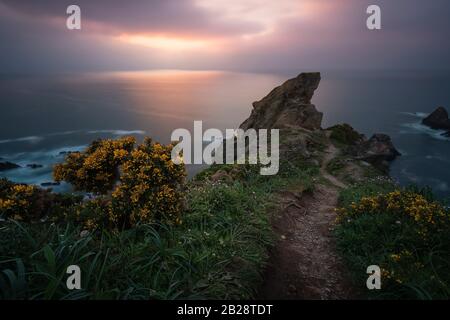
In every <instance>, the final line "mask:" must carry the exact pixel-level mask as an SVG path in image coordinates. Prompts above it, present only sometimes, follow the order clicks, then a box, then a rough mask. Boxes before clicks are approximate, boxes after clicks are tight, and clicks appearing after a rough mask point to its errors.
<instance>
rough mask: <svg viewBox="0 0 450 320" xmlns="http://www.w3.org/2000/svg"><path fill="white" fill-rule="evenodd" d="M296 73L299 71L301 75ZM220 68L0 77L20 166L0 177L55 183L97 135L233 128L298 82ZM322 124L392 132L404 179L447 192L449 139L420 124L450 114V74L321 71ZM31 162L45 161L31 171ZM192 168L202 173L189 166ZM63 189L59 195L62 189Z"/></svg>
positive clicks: (6, 133) (395, 172)
mask: <svg viewBox="0 0 450 320" xmlns="http://www.w3.org/2000/svg"><path fill="white" fill-rule="evenodd" d="M299 72H300V70H299ZM296 75H297V73H296V72H293V73H291V74H283V73H280V74H250V73H233V72H221V71H145V72H113V73H92V74H77V75H58V76H55V75H53V76H26V75H0V158H2V160H0V161H11V162H14V163H18V164H19V165H21V166H22V168H19V169H15V170H10V171H4V172H0V176H3V177H7V178H10V179H11V180H14V181H17V182H24V183H34V184H40V183H42V182H49V181H51V180H52V178H51V170H52V165H53V164H54V163H57V162H60V161H62V160H63V158H64V152H67V151H75V150H82V149H83V148H84V147H85V146H86V145H87V144H88V143H89V142H91V141H92V140H94V139H96V138H111V137H112V138H114V137H120V136H124V135H134V136H135V137H137V138H138V139H141V138H142V137H143V136H145V135H148V136H150V137H152V138H154V139H155V140H158V141H160V142H163V143H167V142H169V141H170V135H171V132H172V131H173V130H174V129H176V128H186V129H189V130H192V128H193V121H194V120H203V125H204V129H207V128H218V129H221V130H224V129H226V128H236V127H238V126H239V124H240V123H241V122H242V121H244V120H245V119H246V118H247V117H248V116H249V114H250V111H251V108H252V107H251V103H252V102H253V101H256V100H259V99H261V98H263V97H264V96H265V95H266V94H267V93H269V92H270V90H271V89H272V88H273V87H275V86H277V85H279V84H281V83H282V82H284V81H285V80H287V79H288V78H292V77H294V76H296ZM313 103H314V104H316V107H317V109H318V110H320V111H322V112H324V123H323V126H324V127H327V126H331V125H333V124H336V123H342V122H347V123H349V124H351V125H352V126H353V127H355V128H356V129H357V130H358V131H360V132H362V133H364V134H366V135H367V136H370V135H371V134H373V133H381V132H382V133H387V134H389V135H390V136H391V137H392V139H393V141H394V144H395V145H396V147H397V148H398V149H399V150H400V152H401V153H402V154H403V156H402V157H400V158H398V160H396V161H395V162H394V163H393V165H392V167H391V175H392V176H393V177H394V178H395V179H397V180H398V181H399V182H400V183H402V184H404V185H407V184H411V183H414V184H418V185H430V186H431V187H433V189H434V190H435V192H436V193H437V194H438V195H439V196H441V197H449V196H450V139H448V138H444V137H442V136H441V135H440V133H441V132H438V131H434V130H431V129H428V128H427V127H424V126H422V125H420V121H421V119H422V118H423V116H424V115H426V114H428V113H430V112H432V111H433V110H434V109H435V108H436V107H438V106H444V107H447V109H448V110H449V111H450V73H445V72H425V71H421V72H322V82H321V84H320V86H319V89H318V90H317V91H316V94H315V96H314V98H313ZM27 164H40V165H43V167H42V168H37V169H31V168H28V167H26V165H27ZM189 170H190V171H191V172H195V171H198V170H199V168H198V167H195V168H190V169H189ZM67 188H68V187H67V186H66V185H62V186H60V187H56V188H55V190H56V191H58V190H66V189H67Z"/></svg>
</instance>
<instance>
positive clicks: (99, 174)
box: [55, 138, 186, 229]
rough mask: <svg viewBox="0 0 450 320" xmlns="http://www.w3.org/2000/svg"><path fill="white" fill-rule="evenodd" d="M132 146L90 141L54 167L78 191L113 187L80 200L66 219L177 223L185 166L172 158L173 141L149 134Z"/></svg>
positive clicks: (91, 223)
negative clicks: (166, 142)
mask: <svg viewBox="0 0 450 320" xmlns="http://www.w3.org/2000/svg"><path fill="white" fill-rule="evenodd" d="M133 145H134V138H122V139H120V140H117V141H113V140H104V141H95V142H94V143H93V144H92V145H91V146H90V147H89V148H88V149H87V150H86V151H85V152H83V153H78V154H70V155H69V156H68V158H67V159H66V162H65V163H63V164H61V165H57V166H56V167H55V178H57V179H66V180H67V181H68V182H70V183H72V184H75V185H76V187H77V189H80V188H84V189H85V191H95V192H101V193H105V192H106V191H108V190H110V189H112V188H113V187H115V188H114V190H112V193H111V194H110V195H104V196H101V197H97V198H96V199H94V200H91V201H88V202H86V203H84V204H83V205H81V206H80V207H79V208H77V210H76V211H75V212H73V213H71V214H70V215H68V216H67V217H68V218H72V219H74V220H76V221H78V222H81V223H83V224H84V225H85V227H87V228H88V229H97V228H98V227H100V226H101V227H105V228H113V229H123V228H129V227H131V226H134V225H136V224H137V223H153V222H163V223H169V224H170V223H181V212H182V210H183V198H184V196H183V189H182V188H183V182H184V178H185V176H186V170H185V167H184V165H182V164H181V165H177V164H174V163H173V162H172V160H171V152H172V149H173V145H172V144H169V145H167V146H165V145H162V144H160V143H154V142H153V141H152V140H151V139H150V138H146V139H145V140H144V142H143V143H142V144H141V145H139V146H137V147H136V148H134V149H133ZM96 157H99V158H98V159H97V158H96Z"/></svg>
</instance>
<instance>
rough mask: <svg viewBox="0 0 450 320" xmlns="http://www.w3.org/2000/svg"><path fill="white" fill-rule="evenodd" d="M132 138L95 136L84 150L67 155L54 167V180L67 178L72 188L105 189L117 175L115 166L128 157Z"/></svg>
mask: <svg viewBox="0 0 450 320" xmlns="http://www.w3.org/2000/svg"><path fill="white" fill-rule="evenodd" d="M135 142H136V140H135V139H134V138H133V137H124V138H121V139H118V140H110V139H106V140H96V141H94V142H93V143H92V144H91V145H90V146H89V147H88V148H87V150H86V151H84V152H74V153H70V154H68V155H67V157H66V159H65V162H64V163H62V164H57V165H56V166H55V167H54V171H53V176H54V179H55V181H63V180H64V181H67V182H69V183H70V184H72V186H73V187H74V188H75V190H80V191H87V192H94V193H103V194H104V193H107V192H108V191H110V190H111V189H112V188H113V187H114V184H115V182H116V181H117V179H118V177H119V166H120V165H121V164H122V163H123V162H124V161H125V160H126V159H127V158H128V156H129V153H130V151H131V150H132V149H133V146H134V144H135Z"/></svg>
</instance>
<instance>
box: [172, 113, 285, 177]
mask: <svg viewBox="0 0 450 320" xmlns="http://www.w3.org/2000/svg"><path fill="white" fill-rule="evenodd" d="M171 140H172V141H179V143H178V144H177V145H176V146H175V147H174V148H173V150H172V161H173V162H174V163H175V164H181V163H184V164H213V163H217V164H223V163H226V164H235V163H237V164H246V163H248V164H260V165H262V166H265V167H262V168H261V169H260V174H261V175H275V174H277V173H278V170H279V130H278V129H271V130H270V139H269V136H268V130H267V129H259V130H255V129H248V130H245V131H244V130H242V129H226V130H225V136H224V135H223V134H222V131H220V130H219V129H208V130H206V131H205V132H204V133H203V124H202V121H194V137H193V139H192V135H191V133H190V131H189V130H187V129H176V130H174V131H173V132H172V136H171ZM192 140H193V141H192ZM269 140H270V142H269ZM205 143H207V145H206V146H204V144H205ZM269 143H270V148H269ZM192 145H193V146H194V150H193V151H194V152H192ZM247 154H248V156H247ZM192 156H193V157H192ZM192 158H193V161H192Z"/></svg>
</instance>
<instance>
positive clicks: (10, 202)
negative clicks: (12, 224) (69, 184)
mask: <svg viewBox="0 0 450 320" xmlns="http://www.w3.org/2000/svg"><path fill="white" fill-rule="evenodd" d="M81 198H82V197H80V196H74V195H60V194H53V193H51V192H50V191H48V190H43V189H40V188H38V187H36V186H33V185H26V184H16V183H13V182H11V181H8V180H6V179H0V217H2V218H3V219H15V220H19V221H37V220H39V219H43V218H47V217H50V218H55V219H56V218H57V217H59V216H60V215H62V214H63V212H64V211H65V210H67V209H68V208H71V207H73V206H75V205H76V204H78V203H80V201H81Z"/></svg>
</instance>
